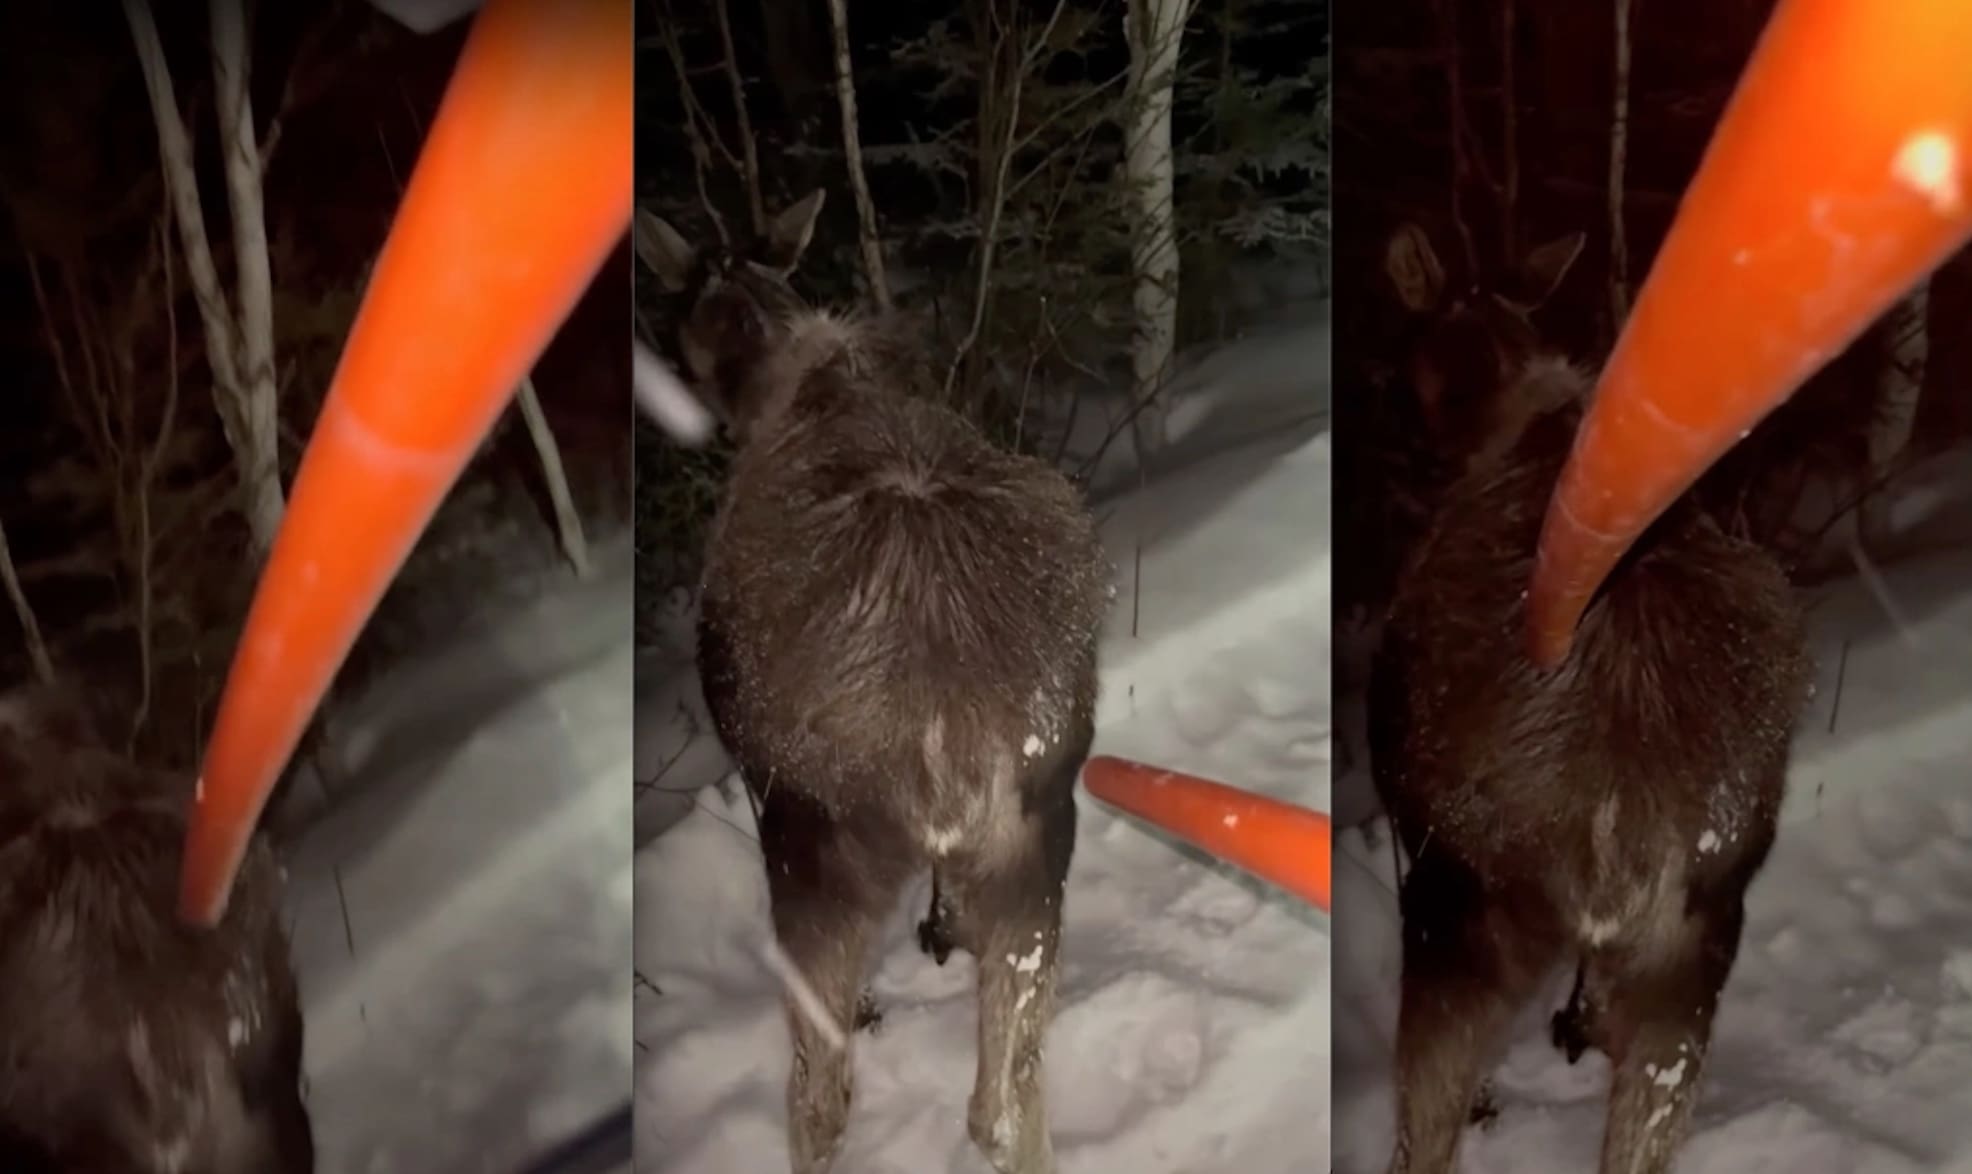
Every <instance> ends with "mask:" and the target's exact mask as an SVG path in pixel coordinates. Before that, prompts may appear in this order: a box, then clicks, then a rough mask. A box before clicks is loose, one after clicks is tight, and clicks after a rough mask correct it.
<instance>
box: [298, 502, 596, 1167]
mask: <svg viewBox="0 0 1972 1174" xmlns="http://www.w3.org/2000/svg"><path fill="white" fill-rule="evenodd" d="M594 557H595V560H596V567H595V572H596V573H595V575H594V577H593V578H592V580H591V581H589V582H587V583H577V584H571V585H568V586H565V587H562V588H560V589H558V590H556V591H555V592H554V593H553V594H551V595H550V596H548V597H547V598H545V599H543V600H541V601H540V602H538V603H536V604H535V605H533V606H531V607H528V608H526V609H523V610H522V611H521V612H519V613H518V614H516V615H511V616H506V617H502V618H501V619H500V620H499V621H498V622H497V623H494V624H490V625H485V626H480V627H478V628H476V629H475V630H473V631H471V632H469V633H467V634H466V635H465V636H464V637H462V638H461V639H459V640H458V641H457V642H456V644H455V645H454V646H453V647H451V648H450V649H448V650H445V651H444V652H442V653H440V654H435V655H432V656H430V657H427V658H423V659H421V660H419V661H417V662H415V663H412V664H407V665H406V666H405V667H404V669H403V670H402V671H401V672H398V673H395V674H393V675H392V676H391V677H389V678H388V679H386V680H384V681H381V682H379V684H378V687H377V688H376V690H374V692H373V694H371V695H366V697H365V698H363V699H362V701H361V702H359V703H358V704H357V705H356V706H355V707H354V708H353V710H352V711H351V712H350V713H349V714H348V715H347V716H345V717H344V718H342V719H341V720H340V721H339V722H338V734H339V736H340V738H341V740H342V745H343V748H344V750H345V751H346V753H347V754H348V756H349V758H350V760H351V762H350V766H351V768H352V774H353V775H355V776H356V777H357V779H359V780H360V781H361V782H362V783H363V787H362V789H361V790H359V791H356V792H355V793H353V794H351V795H349V796H346V797H341V801H339V802H337V803H335V804H334V805H333V806H332V807H330V809H329V810H328V812H327V814H325V815H324V816H322V817H321V819H320V821H319V822H318V823H317V824H315V825H314V826H312V827H310V828H309V829H308V830H307V832H306V834H305V835H304V837H303V838H302V840H301V842H300V843H299V844H298V845H296V846H295V847H294V848H293V849H292V850H291V851H290V852H289V854H288V870H289V874H290V885H291V890H292V891H291V904H292V907H293V911H294V951H295V960H296V966H297V968H298V970H299V973H300V981H301V990H302V1000H303V1005H304V1014H305V1016H306V1024H307V1026H306V1031H307V1036H306V1040H307V1054H306V1067H307V1072H308V1080H309V1089H308V1104H309V1109H310V1112H311V1114H312V1115H313V1118H314V1127H315V1140H316V1148H317V1153H318V1168H319V1169H321V1170H322V1171H323V1172H324V1174H520V1172H521V1171H525V1170H527V1169H529V1168H530V1164H531V1163H533V1162H535V1161H537V1160H539V1159H541V1158H542V1157H543V1156H544V1155H546V1154H548V1153H549V1152H551V1151H552V1150H554V1149H555V1148H556V1147H557V1146H562V1145H565V1144H567V1143H568V1142H570V1141H571V1140H572V1139H574V1138H575V1137H576V1136H577V1135H578V1134H579V1133H580V1132H581V1131H582V1130H584V1129H587V1128H589V1127H591V1126H592V1125H594V1124H595V1123H596V1122H598V1121H600V1120H603V1119H605V1118H606V1116H607V1115H608V1114H609V1113H610V1112H611V1111H612V1110H616V1109H619V1108H620V1107H621V1106H622V1104H623V1102H624V1098H625V1090H626V1089H628V1087H629V1085H630V1081H631V1050H632V1043H631V1040H630V1039H629V1034H628V1033H629V1027H630V1004H631V997H630V984H631V977H632V975H631V968H630V961H631V959H630V942H629V940H628V938H629V935H628V932H627V927H628V926H629V924H630V918H631V910H630V897H631V869H630V857H631V851H632V845H631V836H630V829H629V827H628V826H627V820H626V816H627V815H628V811H627V810H626V808H627V802H626V797H625V794H624V788H625V786H626V785H627V780H628V777H629V772H630V749H631V745H630V711H631V692H630V690H631V681H630V664H631V657H630V650H629V647H628V642H627V640H626V639H625V634H626V632H627V630H628V626H629V623H630V601H631V574H630V550H629V543H628V542H627V541H614V542H610V543H607V544H603V545H599V546H598V547H597V548H596V550H595V554H594Z"/></svg>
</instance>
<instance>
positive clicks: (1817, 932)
mask: <svg viewBox="0 0 1972 1174" xmlns="http://www.w3.org/2000/svg"><path fill="white" fill-rule="evenodd" d="M1949 464H1951V463H1948V465H1949ZM1955 465H1956V467H1957V468H1958V469H1960V470H1961V471H1963V470H1965V469H1966V468H1967V465H1966V462H1964V461H1958V462H1956V463H1955ZM1941 477H1943V474H1940V475H1939V476H1934V477H1931V478H1929V479H1928V483H1927V484H1925V485H1924V486H1923V487H1922V488H1921V489H1920V490H1917V491H1916V492H1914V493H1913V494H1912V495H1911V496H1910V497H1908V498H1907V499H1906V500H1905V501H1904V502H1902V503H1900V505H1899V508H1898V510H1897V511H1895V514H1896V517H1897V520H1898V526H1899V529H1900V530H1902V531H1903V534H1902V535H1901V536H1900V538H1899V539H1898V542H1897V544H1898V545H1900V546H1901V547H1903V548H1904V549H1916V548H1918V547H1919V546H1924V547H1930V548H1932V553H1928V554H1924V555H1922V556H1920V557H1915V558H1912V559H1910V560H1909V561H1905V562H1899V563H1898V564H1897V565H1894V566H1887V567H1880V568H1878V570H1879V571H1880V573H1881V576H1882V580H1881V583H1880V584H1879V586H1877V587H1872V586H1871V584H1870V582H1869V581H1868V579H1867V578H1866V577H1865V576H1861V575H1858V576H1853V577H1851V578H1849V579H1846V580H1843V581H1841V582H1837V583H1832V584H1829V585H1828V586H1826V587H1823V588H1820V589H1817V590H1815V591H1812V592H1809V593H1808V596H1807V598H1808V601H1809V603H1810V605H1811V607H1812V617H1813V623H1814V627H1815V655H1816V657H1817V660H1818V663H1819V676H1818V683H1817V688H1816V696H1815V699H1814V703H1813V706H1812V708H1811V709H1810V711H1809V712H1808V714H1807V715H1806V716H1805V717H1804V718H1803V719H1802V722H1801V726H1800V733H1799V736H1798V737H1797V739H1796V742H1795V749H1794V760H1793V770H1792V773H1791V777H1790V783H1789V785H1790V795H1789V799H1788V802H1787V805H1786V807H1785V809H1784V811H1783V816H1782V818H1783V826H1782V828H1781V833H1780V840H1779V843H1778V845H1777V846H1776V848H1775V850H1774V852H1773V855H1772V857H1771V860H1770V862H1769V864H1768V865H1767V867H1766V870H1765V871H1764V872H1763V873H1762V874H1761V876H1760V877H1759V879H1758V880H1757V881H1756V882H1755V883H1754V885H1753V888H1752V891H1751V893H1750V895H1749V897H1748V910H1747V914H1748V921H1747V927H1746V931H1745V938H1744V944H1743V946H1742V948H1741V952H1740V955H1739V961H1738V965H1737V967H1736V968H1735V970H1734V972H1733V976H1732V979H1731V981H1730V982H1729V983H1728V985H1727V987H1726V990H1725V995H1724V999H1723V1003H1722V1006H1721V1009H1720V1013H1719V1018H1718V1023H1717V1034H1716V1037H1715V1043H1714V1046H1713V1050H1712V1053H1711V1056H1710V1058H1709V1060H1708V1063H1707V1070H1706V1074H1705V1084H1704V1088H1703V1091H1702V1093H1701V1099H1700V1101H1699V1104H1698V1108H1697V1111H1696V1114H1695V1116H1694V1118H1693V1131H1692V1135H1691V1139H1690V1142H1689V1144H1688V1145H1687V1147H1686V1148H1685V1150H1684V1153H1683V1156H1682V1159H1681V1161H1680V1162H1679V1164H1678V1166H1677V1169H1678V1171H1679V1174H1757V1172H1759V1171H1787V1172H1788V1174H1838V1172H1839V1174H1905V1172H1910V1171H1936V1170H1955V1171H1972V1113H1968V1112H1967V1107H1968V1105H1972V1101H1968V1099H1967V1098H1968V1093H1967V1091H1966V1090H1967V1089H1972V786H1968V785H1967V775H1966V764H1967V763H1968V762H1972V668H1968V666H1969V665H1972V552H1968V548H1972V543H1967V542H1966V541H1965V535H1966V534H1967V533H1968V532H1969V531H1968V529H1967V528H1960V529H1959V530H1958V542H1957V547H1958V549H1956V550H1955V551H1954V550H1944V551H1939V550H1937V549H1936V548H1937V547H1939V546H1941V545H1942V543H1941V541H1940V540H1939V536H1940V534H1941V533H1942V529H1943V528H1944V527H1947V526H1948V525H1949V524H1950V522H1951V519H1952V517H1954V516H1956V517H1958V518H1960V519H1962V518H1963V515H1964V513H1965V509H1966V505H1965V503H1967V502H1972V480H1960V481H1959V482H1958V483H1957V484H1956V485H1950V486H1948V485H1945V484H1944V482H1943V481H1942V480H1941V479H1940V478H1941ZM1947 489H1948V490H1949V492H1947V491H1946V490H1947ZM1886 600H1887V602H1886ZM1338 675H1339V670H1338ZM1343 710H1344V712H1345V713H1348V714H1351V715H1352V718H1350V719H1345V720H1359V717H1356V716H1354V715H1359V714H1360V705H1359V703H1358V704H1357V705H1353V706H1352V705H1350V704H1348V702H1347V701H1345V703H1344V705H1343ZM1344 732H1345V735H1346V736H1349V737H1351V738H1353V739H1356V745H1357V746H1360V732H1359V731H1358V730H1350V729H1348V728H1347V727H1345V731H1344ZM1355 766H1356V769H1355V770H1352V771H1350V772H1349V773H1348V774H1347V775H1345V776H1344V777H1343V778H1341V779H1339V780H1338V786H1339V787H1340V788H1341V789H1342V790H1343V791H1344V792H1345V797H1344V799H1343V801H1342V806H1343V807H1345V808H1349V809H1355V810H1361V809H1366V808H1368V807H1370V806H1372V805H1373V801H1371V800H1365V798H1364V796H1363V792H1364V791H1366V790H1367V788H1368V780H1367V778H1366V776H1365V774H1364V772H1363V770H1362V766H1363V762H1362V758H1361V756H1360V755H1358V756H1357V762H1356V764H1355ZM1372 826H1373V830H1374V834H1375V836H1376V840H1377V843H1376V846H1375V847H1374V848H1372V847H1370V846H1368V845H1367V844H1366V843H1365V840H1364V836H1363V833H1362V830H1361V829H1360V828H1358V829H1350V830H1339V831H1338V833H1337V834H1338V839H1339V840H1340V853H1339V854H1340V856H1341V859H1340V860H1338V862H1337V865H1336V871H1337V880H1336V897H1335V905H1336V921H1337V923H1338V924H1339V925H1340V926H1341V929H1340V930H1339V931H1338V932H1339V933H1340V935H1341V939H1342V941H1343V943H1344V945H1343V950H1342V957H1341V961H1340V963H1339V964H1338V967H1337V973H1336V989H1337V993H1336V1012H1337V1018H1338V1020H1339V1021H1340V1022H1341V1023H1342V1024H1343V1031H1342V1033H1341V1037H1340V1038H1339V1039H1338V1041H1337V1043H1336V1096H1337V1100H1336V1105H1335V1111H1336V1117H1337V1127H1336V1133H1335V1158H1336V1162H1335V1169H1336V1170H1337V1171H1339V1172H1343V1174H1375V1172H1380V1171H1382V1170H1383V1169H1384V1168H1385V1165H1386V1163H1387V1162H1388V1160H1389V1152H1390V1141H1391V1130H1392V1125H1393V1104H1392V1101H1391V1092H1390V1049H1391V1041H1392V1040H1393V1038H1394V1032H1395V1025H1396V999H1397V976H1398V972H1399V953H1400V949H1399V939H1398V926H1397V914H1396V899H1395V896H1394V892H1395V889H1394V882H1393V879H1392V860H1391V854H1390V849H1389V841H1388V828H1387V824H1386V823H1384V822H1383V821H1382V820H1381V819H1380V818H1379V819H1377V820H1376V821H1375V822H1374V824H1373V825H1372ZM1555 981H1556V985H1555V987H1554V989H1553V990H1551V991H1550V992H1549V996H1548V998H1547V999H1545V1000H1544V1001H1542V1002H1540V1003H1538V1004H1536V1005H1535V1006H1532V1007H1530V1008H1529V1009H1528V1010H1527V1013H1526V1015H1525V1017H1524V1018H1523V1019H1522V1020H1521V1022H1520V1024H1519V1025H1518V1027H1517V1028H1516V1030H1515V1032H1514V1035H1513V1041H1512V1044H1511V1047H1510V1050H1509V1051H1508V1052H1507V1053H1506V1055H1505V1057H1504V1059H1503V1060H1502V1062H1501V1064H1500V1065H1499V1067H1498V1069H1497V1070H1496V1072H1495V1074H1494V1096H1495V1103H1496V1105H1497V1107H1498V1109H1499V1113H1498V1116H1497V1117H1496V1118H1494V1119H1493V1120H1492V1121H1491V1123H1490V1124H1489V1125H1488V1126H1486V1127H1484V1128H1480V1127H1474V1128H1472V1129H1469V1130H1468V1131H1467V1133H1466V1138H1465V1142H1464V1145H1463V1147H1462V1160H1461V1162H1460V1169H1461V1170H1462V1171H1464V1172H1466V1174H1476V1172H1481V1171H1485V1172H1493V1171H1497V1172H1501V1174H1506V1172H1510V1171H1513V1172H1517V1171H1525V1170H1591V1169H1593V1168H1594V1166H1595V1154H1596V1150H1597V1147H1598V1145H1599V1144H1600V1139H1601V1131H1602V1121H1603V1098H1604V1096H1605V1094H1606V1091H1607V1088H1608V1064H1607V1061H1606V1060H1604V1059H1603V1058H1602V1057H1601V1056H1599V1055H1594V1054H1591V1055H1587V1056H1584V1057H1583V1059H1582V1061H1581V1063H1580V1065H1579V1066H1577V1067H1573V1068H1571V1067H1569V1066H1568V1064H1567V1063H1566V1060H1565V1058H1564V1057H1563V1056H1561V1055H1560V1053H1558V1052H1557V1051H1556V1050H1555V1049H1554V1048H1553V1047H1552V1045H1551V1044H1550V1042H1549V1039H1548V1032H1547V1025H1546V1020H1547V1015H1548V1013H1549V1012H1551V1011H1552V1010H1553V1009H1554V1008H1555V1007H1557V1006H1559V1005H1560V1004H1561V1003H1562V1002H1563V1001H1564V1000H1565V998H1566V995H1567V988H1566V981H1567V976H1566V975H1557V977H1556V980H1555Z"/></svg>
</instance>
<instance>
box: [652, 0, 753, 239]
mask: <svg viewBox="0 0 1972 1174" xmlns="http://www.w3.org/2000/svg"><path fill="white" fill-rule="evenodd" d="M657 27H658V40H659V42H661V43H662V44H663V46H664V55H665V56H666V57H669V58H670V59H671V72H672V74H673V76H675V77H676V78H677V79H678V101H679V103H680V104H681V105H683V107H684V108H685V139H686V141H687V142H688V143H689V144H690V145H691V150H692V178H693V180H694V181H695V182H696V184H697V186H698V202H699V206H700V207H701V208H703V209H704V210H705V216H706V219H708V220H710V221H711V222H712V231H713V232H714V233H715V234H716V235H717V236H718V237H719V244H720V245H721V247H724V248H731V247H732V243H733V240H732V236H731V234H730V233H728V232H727V230H726V221H725V218H724V217H722V216H720V215H719V209H718V208H717V207H715V206H714V205H713V203H712V196H711V193H710V192H708V191H707V190H706V187H705V178H706V173H707V172H708V171H710V170H711V169H712V145H711V144H709V143H708V142H707V141H706V137H705V130H702V129H701V126H702V125H705V124H707V123H709V122H710V119H709V117H708V116H707V115H706V114H705V112H704V110H703V109H702V108H701V107H700V106H699V104H698V96H697V95H696V94H694V93H693V92H692V83H691V78H690V76H689V75H688V73H687V71H686V68H685V47H684V45H683V44H682V43H681V42H680V41H679V40H678V32H677V29H676V28H675V27H674V25H673V21H672V18H671V16H670V14H669V12H668V11H666V12H660V13H659V14H658V18H657ZM707 129H710V131H711V133H712V138H713V142H715V143H717V144H718V146H719V149H720V151H721V152H723V153H724V154H725V155H726V158H727V159H728V160H731V161H732V163H733V165H734V167H735V168H737V167H738V166H739V161H738V160H737V159H734V158H733V156H732V153H731V152H729V151H726V145H725V143H724V141H722V140H720V139H719V130H718V128H717V127H708V128H707Z"/></svg>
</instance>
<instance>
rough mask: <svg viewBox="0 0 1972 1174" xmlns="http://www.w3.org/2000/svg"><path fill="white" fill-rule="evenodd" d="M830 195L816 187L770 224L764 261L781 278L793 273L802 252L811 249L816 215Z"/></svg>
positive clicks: (765, 243)
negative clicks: (825, 198)
mask: <svg viewBox="0 0 1972 1174" xmlns="http://www.w3.org/2000/svg"><path fill="white" fill-rule="evenodd" d="M827 195H828V192H827V191H825V190H824V189H822V188H816V189H815V190H814V191H812V192H809V193H808V194H807V195H805V196H803V197H802V198H801V202H800V203H798V204H795V205H793V206H792V207H790V208H788V209H787V210H786V211H784V212H782V213H781V214H780V215H778V216H776V217H774V219H773V220H772V221H771V222H769V223H768V225H767V236H766V240H765V241H764V242H763V243H764V252H765V255H764V256H762V257H761V258H760V263H761V264H763V265H765V266H767V267H768V268H769V269H772V270H773V271H774V272H776V273H778V274H779V275H780V276H782V277H786V276H787V275H788V274H790V273H793V272H794V267H795V266H796V265H798V264H800V263H801V254H803V253H805V252H807V251H808V242H809V241H810V240H813V239H814V236H815V218H816V217H817V216H819V215H821V211H822V200H823V198H824V197H825V196H827Z"/></svg>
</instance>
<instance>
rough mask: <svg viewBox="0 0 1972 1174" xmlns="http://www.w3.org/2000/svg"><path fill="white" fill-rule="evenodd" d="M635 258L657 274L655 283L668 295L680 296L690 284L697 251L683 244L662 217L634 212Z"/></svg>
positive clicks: (649, 213)
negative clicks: (676, 294) (668, 293)
mask: <svg viewBox="0 0 1972 1174" xmlns="http://www.w3.org/2000/svg"><path fill="white" fill-rule="evenodd" d="M632 235H633V236H634V237H635V238H636V242H635V243H636V249H637V256H638V258H639V259H641V260H642V261H643V263H644V264H645V265H647V266H649V267H650V271H651V272H652V273H655V274H657V280H658V282H659V283H660V284H662V285H663V286H664V288H665V289H666V290H668V291H670V292H671V293H680V292H682V291H683V290H684V288H685V286H686V284H687V283H688V282H690V281H691V277H692V266H693V265H694V264H696V263H697V261H698V251H697V250H696V249H694V248H692V247H691V246H690V245H688V244H686V243H685V238H684V237H682V236H679V235H678V230H677V229H675V228H673V227H671V226H670V225H669V224H667V223H665V220H664V218H663V217H662V216H659V215H657V214H656V213H655V212H651V211H649V210H647V209H644V208H639V209H637V219H636V229H635V231H634V232H633V234H632Z"/></svg>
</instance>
